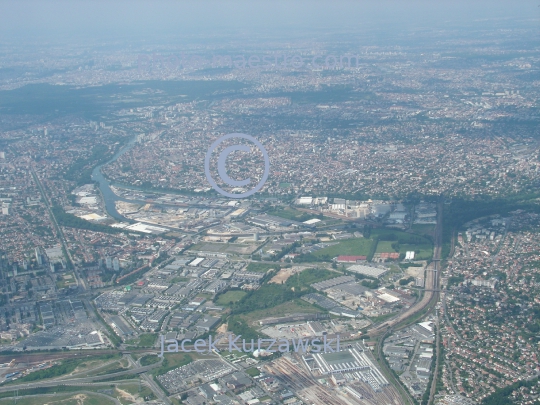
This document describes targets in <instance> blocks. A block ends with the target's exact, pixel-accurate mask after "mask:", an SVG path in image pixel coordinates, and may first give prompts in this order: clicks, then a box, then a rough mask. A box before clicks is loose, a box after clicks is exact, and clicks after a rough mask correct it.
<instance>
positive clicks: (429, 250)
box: [399, 244, 433, 260]
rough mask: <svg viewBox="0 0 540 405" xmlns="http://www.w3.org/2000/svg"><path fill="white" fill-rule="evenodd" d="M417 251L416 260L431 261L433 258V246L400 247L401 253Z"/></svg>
mask: <svg viewBox="0 0 540 405" xmlns="http://www.w3.org/2000/svg"><path fill="white" fill-rule="evenodd" d="M409 250H412V251H415V252H416V253H415V255H414V260H430V259H431V257H432V256H433V245H431V244H424V245H400V246H399V253H406V252H407V251H409Z"/></svg>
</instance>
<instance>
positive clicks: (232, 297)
mask: <svg viewBox="0 0 540 405" xmlns="http://www.w3.org/2000/svg"><path fill="white" fill-rule="evenodd" d="M246 294H247V293H246V292H244V291H227V292H226V293H225V294H222V295H220V296H219V298H218V299H217V301H216V304H218V305H229V303H230V302H231V301H232V302H236V301H240V300H241V299H242V298H244V296H245V295H246Z"/></svg>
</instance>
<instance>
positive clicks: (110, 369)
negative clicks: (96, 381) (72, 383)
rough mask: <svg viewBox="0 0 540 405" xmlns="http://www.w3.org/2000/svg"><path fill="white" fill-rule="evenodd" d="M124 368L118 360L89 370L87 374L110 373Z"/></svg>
mask: <svg viewBox="0 0 540 405" xmlns="http://www.w3.org/2000/svg"><path fill="white" fill-rule="evenodd" d="M120 369H122V370H120ZM125 369H126V368H125V367H124V365H123V364H121V363H120V362H119V361H115V362H114V363H111V364H108V365H107V366H105V367H102V368H99V369H97V370H96V371H91V372H89V373H88V375H105V374H110V373H116V372H117V371H123V370H125Z"/></svg>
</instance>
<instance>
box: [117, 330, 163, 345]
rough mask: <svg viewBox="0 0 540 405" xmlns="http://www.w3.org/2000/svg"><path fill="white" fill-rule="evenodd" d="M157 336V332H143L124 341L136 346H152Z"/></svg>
mask: <svg viewBox="0 0 540 405" xmlns="http://www.w3.org/2000/svg"><path fill="white" fill-rule="evenodd" d="M157 337H158V334H157V333H144V334H142V335H139V337H138V338H135V339H128V340H126V342H125V343H126V344H128V345H134V346H137V347H153V346H154V344H155V343H156V340H157Z"/></svg>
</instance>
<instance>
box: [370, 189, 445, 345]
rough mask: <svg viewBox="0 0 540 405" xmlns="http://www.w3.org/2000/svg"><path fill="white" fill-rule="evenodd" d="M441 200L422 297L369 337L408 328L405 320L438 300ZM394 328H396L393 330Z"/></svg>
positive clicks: (373, 329) (375, 329)
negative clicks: (431, 255) (431, 256)
mask: <svg viewBox="0 0 540 405" xmlns="http://www.w3.org/2000/svg"><path fill="white" fill-rule="evenodd" d="M443 203H444V201H443V199H442V197H441V200H440V201H439V203H438V213H437V226H436V228H435V240H434V247H433V261H432V262H431V263H430V265H429V266H428V268H427V269H426V279H425V285H424V296H423V297H422V299H421V300H420V302H418V303H416V304H415V305H413V306H412V307H410V308H409V309H408V310H407V311H405V312H404V313H402V314H401V315H399V316H397V317H396V318H394V319H392V320H390V321H388V322H385V323H383V324H382V325H378V326H375V327H373V328H372V329H370V330H368V334H369V336H370V337H377V336H380V335H381V334H384V333H385V332H386V331H387V330H388V329H392V330H398V329H403V328H404V327H406V326H408V323H407V320H409V319H410V318H411V317H414V316H415V315H417V314H418V313H420V312H421V311H422V310H424V309H425V308H427V307H428V306H434V305H435V303H436V302H437V301H438V299H439V289H440V288H439V284H440V260H441V251H442V210H443ZM394 327H397V329H395V328H394Z"/></svg>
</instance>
